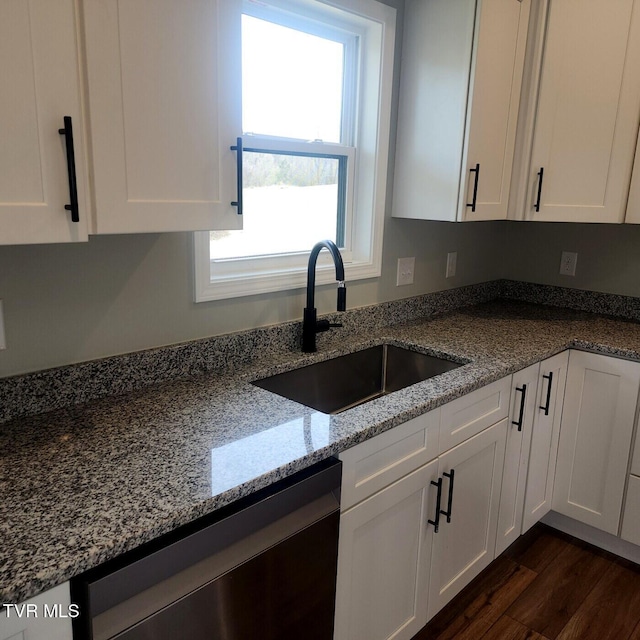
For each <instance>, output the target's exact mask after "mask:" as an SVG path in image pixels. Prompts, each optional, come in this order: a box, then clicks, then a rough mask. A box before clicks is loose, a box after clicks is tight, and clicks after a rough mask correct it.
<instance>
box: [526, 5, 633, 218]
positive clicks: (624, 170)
mask: <svg viewBox="0 0 640 640" xmlns="http://www.w3.org/2000/svg"><path fill="white" fill-rule="evenodd" d="M638 77H640V3H639V2H637V1H635V0H609V1H607V2H603V1H602V0H550V2H549V10H548V16H547V24H546V40H545V44H544V53H543V56H542V69H541V75H540V85H539V93H538V100H537V109H536V115H535V129H534V134H533V146H532V152H531V165H530V167H529V170H528V189H527V193H526V202H525V204H524V214H525V218H526V219H528V220H538V221H563V222H622V221H623V220H624V215H625V208H626V203H627V196H628V193H629V181H630V176H631V167H632V164H633V158H634V151H635V145H636V136H637V133H638V119H639V117H640V82H638Z"/></svg>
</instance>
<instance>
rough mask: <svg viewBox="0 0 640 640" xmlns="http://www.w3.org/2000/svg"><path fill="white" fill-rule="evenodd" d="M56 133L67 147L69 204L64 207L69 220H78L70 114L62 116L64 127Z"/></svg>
mask: <svg viewBox="0 0 640 640" xmlns="http://www.w3.org/2000/svg"><path fill="white" fill-rule="evenodd" d="M58 133H59V134H61V135H63V136H64V137H65V143H66V147H67V173H68V174H69V197H70V199H71V204H65V205H64V208H65V209H66V210H67V211H71V222H80V211H79V210H78V185H77V182H76V154H75V151H74V148H73V124H72V123H71V116H65V117H64V128H63V129H58Z"/></svg>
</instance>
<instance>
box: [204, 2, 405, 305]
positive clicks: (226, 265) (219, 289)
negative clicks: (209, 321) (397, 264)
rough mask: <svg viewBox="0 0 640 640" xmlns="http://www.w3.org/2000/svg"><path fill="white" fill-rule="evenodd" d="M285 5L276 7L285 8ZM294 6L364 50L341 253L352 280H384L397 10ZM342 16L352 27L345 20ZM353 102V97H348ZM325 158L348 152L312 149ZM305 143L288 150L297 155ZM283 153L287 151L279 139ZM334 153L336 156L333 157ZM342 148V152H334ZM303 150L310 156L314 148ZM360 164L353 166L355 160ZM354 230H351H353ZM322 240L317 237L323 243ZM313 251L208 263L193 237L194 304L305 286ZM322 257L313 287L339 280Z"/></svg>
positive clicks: (258, 140)
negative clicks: (343, 30) (353, 30)
mask: <svg viewBox="0 0 640 640" xmlns="http://www.w3.org/2000/svg"><path fill="white" fill-rule="evenodd" d="M283 1H284V2H287V0H279V4H280V6H282V4H283ZM290 4H291V6H292V7H296V10H297V11H298V12H300V11H304V13H305V15H306V14H307V13H308V14H309V15H310V16H314V15H320V16H323V19H324V20H325V21H327V19H328V18H327V16H331V20H332V22H333V19H335V21H336V24H337V26H338V27H340V26H342V25H345V23H346V22H348V23H350V24H352V25H353V24H355V25H356V26H357V28H358V32H359V38H360V47H361V51H362V55H361V59H360V67H359V92H358V94H359V95H358V97H357V109H356V110H355V117H356V126H355V127H354V128H353V130H354V131H355V136H356V140H354V141H353V145H354V147H355V148H350V149H349V151H348V153H349V154H350V155H351V158H350V161H349V162H348V165H349V175H348V178H347V180H353V189H350V190H348V193H349V192H350V193H351V194H352V199H351V201H348V202H347V207H350V208H351V210H350V211H348V214H347V224H348V227H347V229H346V230H345V239H346V242H345V244H347V245H348V246H347V247H346V249H345V250H344V251H342V250H341V253H342V255H343V260H344V262H345V278H346V280H347V281H354V280H360V279H365V278H375V277H379V276H380V274H381V267H382V233H383V227H384V208H385V198H386V186H387V164H388V155H389V134H390V120H391V93H392V82H393V56H394V45H395V29H396V10H395V9H394V8H393V7H390V6H388V5H385V4H382V3H380V2H377V0H293V1H292V2H290ZM345 12H346V14H347V15H348V21H346V20H345ZM345 99H348V98H345ZM316 144H317V145H318V148H322V151H319V152H320V153H336V152H337V153H343V152H344V149H345V147H344V146H343V145H331V144H329V143H314V151H315V150H316V149H315V146H316ZM244 145H245V146H247V147H252V148H273V145H272V146H271V147H270V146H269V139H268V138H267V137H266V136H247V137H246V138H245V142H244ZM299 145H300V142H296V141H290V142H288V143H287V144H286V145H285V146H287V147H288V148H290V150H298V149H299ZM277 148H278V149H284V146H283V144H282V143H281V139H279V142H278V145H277ZM332 148H333V149H334V150H332ZM337 149H339V151H336V150H337ZM306 150H307V151H308V150H310V149H309V147H307V148H306ZM352 160H355V161H352ZM349 223H350V224H349ZM323 239H324V238H318V240H323ZM310 250H311V247H309V250H308V251H303V252H298V253H290V254H283V255H275V256H261V257H249V258H236V259H233V260H214V261H212V260H210V255H209V232H208V231H200V232H195V233H194V263H195V300H196V302H205V301H210V300H221V299H226V298H235V297H241V296H248V295H258V294H263V293H269V292H274V291H286V290H291V289H298V288H303V287H305V286H306V267H307V261H308V256H309V252H310ZM325 253H327V252H322V253H321V254H320V259H319V261H318V270H317V276H316V282H317V283H318V284H323V283H329V282H332V281H334V280H335V272H334V270H333V263H332V262H331V261H330V260H329V258H328V253H327V256H325V255H324V254H325Z"/></svg>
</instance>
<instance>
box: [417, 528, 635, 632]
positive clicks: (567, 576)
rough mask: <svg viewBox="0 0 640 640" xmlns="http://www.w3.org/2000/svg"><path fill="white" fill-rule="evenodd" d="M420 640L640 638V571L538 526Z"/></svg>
mask: <svg viewBox="0 0 640 640" xmlns="http://www.w3.org/2000/svg"><path fill="white" fill-rule="evenodd" d="M413 640H640V566H638V565H635V564H633V563H631V562H627V561H626V560H623V559H621V558H618V557H617V556H614V555H612V554H610V553H607V552H606V551H602V550H600V549H597V548H595V547H592V546H591V545H588V544H586V543H584V542H582V541H580V540H577V539H576V538H572V537H571V536H568V535H566V534H563V533H560V532H559V531H556V530H554V529H551V528H550V527H547V526H545V525H542V524H539V525H536V526H535V527H533V528H532V529H531V530H530V531H529V532H528V533H526V534H525V535H524V536H522V537H521V538H520V539H519V540H518V541H517V542H515V543H514V544H513V545H511V547H509V548H508V549H507V550H506V551H505V552H504V553H503V554H502V555H501V556H500V557H499V558H497V559H496V560H495V561H494V562H493V563H492V564H491V565H490V566H489V567H488V568H487V569H486V570H485V571H484V572H483V573H481V574H480V575H479V576H478V577H477V578H476V579H475V580H474V581H473V582H472V583H471V584H470V585H469V586H468V587H467V588H466V589H464V590H463V591H462V592H461V593H460V594H459V595H458V596H457V597H456V598H454V600H453V601H452V602H450V603H449V604H448V605H447V606H446V607H445V608H444V609H443V610H442V611H440V613H438V615H437V616H436V617H435V618H434V619H433V620H431V622H429V624H428V625H427V626H426V627H425V628H424V629H422V631H420V632H419V633H418V634H417V635H416V636H414V638H413Z"/></svg>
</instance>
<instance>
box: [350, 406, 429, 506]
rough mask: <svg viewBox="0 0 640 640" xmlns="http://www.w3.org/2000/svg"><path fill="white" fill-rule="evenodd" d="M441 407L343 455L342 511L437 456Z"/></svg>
mask: <svg viewBox="0 0 640 640" xmlns="http://www.w3.org/2000/svg"><path fill="white" fill-rule="evenodd" d="M439 418H440V409H436V410H435V411H430V412H429V413H425V414H424V415H421V416H418V417H417V418H414V419H413V420H409V421H408V422H405V423H404V424H401V425H400V426H398V427H395V428H393V429H390V430H389V431H386V432H385V433H381V434H380V435H379V436H376V437H375V438H371V439H370V440H367V441H366V442H362V443H361V444H358V445H356V446H355V447H352V448H351V449H347V450H346V451H343V452H342V453H341V454H340V456H339V457H340V460H342V462H343V463H344V466H343V470H342V499H341V504H342V507H341V508H342V511H345V510H347V509H348V508H349V507H351V506H353V505H354V504H356V503H357V502H360V501H361V500H364V498H367V497H368V496H370V495H372V494H373V493H375V492H376V491H379V490H380V489H382V488H383V487H386V486H387V485H389V484H391V483H392V482H395V481H396V480H398V479H399V478H401V477H402V476H404V475H406V474H407V473H410V472H412V471H413V470H414V469H417V468H418V467H420V466H422V465H423V464H425V463H426V462H429V460H433V459H434V458H435V457H436V456H437V455H438V426H439V422H440V420H439Z"/></svg>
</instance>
